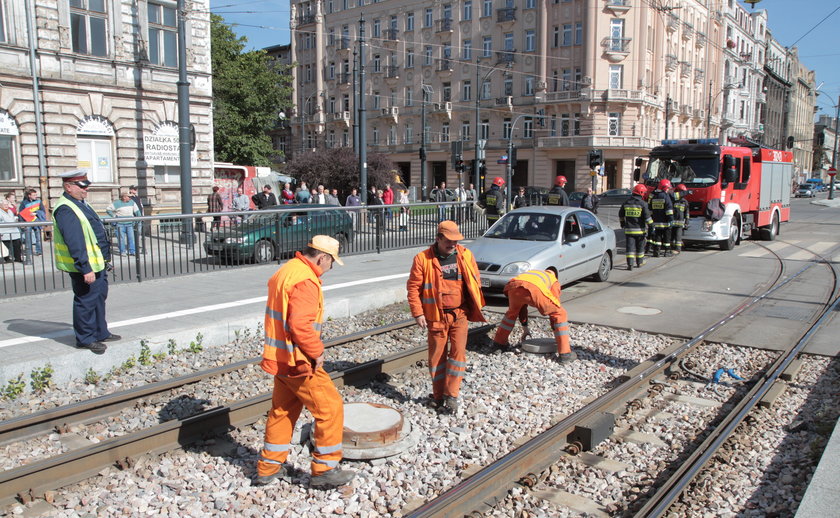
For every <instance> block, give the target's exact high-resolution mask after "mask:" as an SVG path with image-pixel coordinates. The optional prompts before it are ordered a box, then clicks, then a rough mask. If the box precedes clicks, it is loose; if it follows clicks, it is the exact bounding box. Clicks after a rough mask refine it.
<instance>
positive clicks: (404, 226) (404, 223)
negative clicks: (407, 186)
mask: <svg viewBox="0 0 840 518" xmlns="http://www.w3.org/2000/svg"><path fill="white" fill-rule="evenodd" d="M399 203H400V205H402V207H400V215H399V229H400V232H407V231H408V214H409V211H410V209H409V207H408V204H409V203H411V202H410V201H409V199H408V191H405V190H401V191H400V201H399Z"/></svg>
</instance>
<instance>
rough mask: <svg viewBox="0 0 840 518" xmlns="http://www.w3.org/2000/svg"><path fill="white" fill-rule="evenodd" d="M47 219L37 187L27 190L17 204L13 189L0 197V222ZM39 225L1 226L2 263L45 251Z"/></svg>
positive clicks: (19, 260)
mask: <svg viewBox="0 0 840 518" xmlns="http://www.w3.org/2000/svg"><path fill="white" fill-rule="evenodd" d="M21 221H25V222H34V221H47V216H46V212H45V211H44V206H43V204H42V203H41V199H40V197H39V196H38V190H37V189H34V188H28V189H26V190H25V193H24V198H23V201H21V202H20V204H19V205H18V204H17V197H16V195H15V193H14V192H8V193H6V194H5V195H3V198H2V199H0V222H2V223H17V222H21ZM41 232H42V230H41V227H40V226H26V227H6V228H3V229H0V262H23V261H24V257H25V256H28V255H30V254H31V255H41V253H42V251H43V245H42V240H43V237H42V235H41Z"/></svg>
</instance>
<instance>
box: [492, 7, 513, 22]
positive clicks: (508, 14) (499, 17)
mask: <svg viewBox="0 0 840 518" xmlns="http://www.w3.org/2000/svg"><path fill="white" fill-rule="evenodd" d="M515 21H516V7H503V8H501V9H496V23H505V22H515Z"/></svg>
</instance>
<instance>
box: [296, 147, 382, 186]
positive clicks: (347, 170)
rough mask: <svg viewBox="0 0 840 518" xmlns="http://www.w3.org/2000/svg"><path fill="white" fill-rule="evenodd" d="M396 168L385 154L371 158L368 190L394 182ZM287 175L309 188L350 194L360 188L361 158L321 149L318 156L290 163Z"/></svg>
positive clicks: (340, 150)
mask: <svg viewBox="0 0 840 518" xmlns="http://www.w3.org/2000/svg"><path fill="white" fill-rule="evenodd" d="M395 169H396V166H395V165H394V163H393V162H391V160H390V159H389V158H388V156H387V155H385V154H382V153H372V154H370V155H368V181H367V185H368V189H370V187H371V186H372V185H374V186H376V187H377V188H382V187H384V186H385V184H386V183H391V184H393V183H394V173H393V171H394V170H395ZM285 173H286V174H288V175H289V176H293V177H295V178H297V180H298V183H300V182H301V181H304V182H306V184H307V186H309V188H312V187H315V186H317V185H318V184H323V185H324V187H326V188H327V189H338V190H339V191H340V192H341V193H349V192H350V189H354V188H355V189H358V188H359V159H358V157H357V156H356V154H355V153H353V149H351V148H346V147H341V148H331V149H319V150H318V151H316V152H314V153H303V154H297V156H295V158H294V159H293V160H291V161H289V162H288V163H287V164H286V170H285Z"/></svg>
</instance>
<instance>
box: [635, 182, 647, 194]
mask: <svg viewBox="0 0 840 518" xmlns="http://www.w3.org/2000/svg"><path fill="white" fill-rule="evenodd" d="M647 192H648V189H647V186H646V185H645V184H643V183H637V184H636V186H635V187H633V194H638V195H639V196H641V197H645V196H647Z"/></svg>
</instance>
